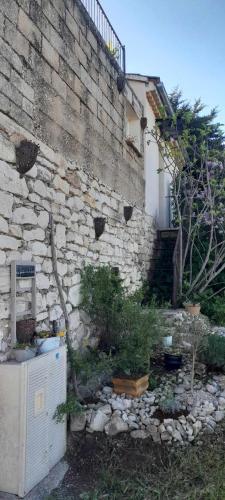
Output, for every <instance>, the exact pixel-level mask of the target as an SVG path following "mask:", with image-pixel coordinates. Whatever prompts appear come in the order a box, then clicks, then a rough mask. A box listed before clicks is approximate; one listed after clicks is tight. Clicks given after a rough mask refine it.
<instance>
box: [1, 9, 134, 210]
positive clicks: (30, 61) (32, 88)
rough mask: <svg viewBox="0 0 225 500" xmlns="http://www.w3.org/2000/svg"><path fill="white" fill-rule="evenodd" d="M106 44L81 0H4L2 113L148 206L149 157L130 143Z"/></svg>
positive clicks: (121, 101)
mask: <svg viewBox="0 0 225 500" xmlns="http://www.w3.org/2000/svg"><path fill="white" fill-rule="evenodd" d="M102 42H103V41H102V39H101V37H100V36H98V33H97V32H96V30H94V29H93V26H92V24H91V23H90V19H88V17H87V15H85V11H84V9H83V8H82V3H81V2H80V1H79V0H1V1H0V111H2V112H3V113H5V114H7V115H8V116H10V117H11V118H12V119H13V120H14V121H15V122H16V123H17V124H19V125H21V126H22V127H23V128H24V129H25V130H27V131H29V132H31V133H32V134H33V135H34V136H35V137H36V139H38V140H41V141H43V142H44V143H45V144H47V145H48V146H49V147H50V148H52V149H54V151H58V152H59V153H61V154H63V155H64V158H66V159H68V160H76V161H78V163H79V164H80V165H82V166H83V168H84V169H85V171H86V172H87V173H91V174H92V175H96V176H97V177H98V178H99V179H101V181H103V182H104V183H106V184H107V185H109V186H110V187H111V188H112V189H114V190H116V191H118V192H119V193H120V194H121V195H122V196H124V197H125V198H129V199H130V200H131V201H132V202H133V203H135V204H137V205H138V206H140V207H143V205H144V165H143V158H138V157H137V155H135V154H133V152H132V150H129V148H128V147H127V145H126V144H125V126H124V121H125V114H126V99H125V97H124V95H123V94H119V92H118V89H117V84H116V81H117V76H118V71H119V68H118V67H117V65H116V64H115V59H114V58H113V57H112V56H110V54H109V52H108V51H107V48H106V46H105V44H104V43H102ZM128 94H129V93H128ZM132 104H133V103H132ZM135 105H138V106H139V107H140V113H139V114H140V116H141V114H142V109H141V106H140V104H138V99H137V98H136V99H135Z"/></svg>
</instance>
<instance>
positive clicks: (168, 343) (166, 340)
mask: <svg viewBox="0 0 225 500" xmlns="http://www.w3.org/2000/svg"><path fill="white" fill-rule="evenodd" d="M172 343H173V337H172V335H167V336H166V337H163V347H171V345H172Z"/></svg>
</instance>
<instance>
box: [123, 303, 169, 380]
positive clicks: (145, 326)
mask: <svg viewBox="0 0 225 500" xmlns="http://www.w3.org/2000/svg"><path fill="white" fill-rule="evenodd" d="M121 318H122V324H123V330H122V334H121V337H120V342H119V350H118V354H117V356H116V361H115V362H116V369H117V372H118V373H124V374H126V375H129V376H139V375H143V374H145V373H148V372H149V365H150V354H151V350H152V347H153V346H154V345H155V343H156V342H157V341H158V340H159V336H160V332H161V330H160V325H159V319H158V317H157V313H156V309H155V307H154V304H152V305H151V306H150V307H143V306H141V305H140V304H139V303H137V302H135V301H133V300H132V299H130V298H128V299H126V300H124V303H123V308H122V311H121Z"/></svg>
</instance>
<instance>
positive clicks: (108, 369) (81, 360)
mask: <svg viewBox="0 0 225 500" xmlns="http://www.w3.org/2000/svg"><path fill="white" fill-rule="evenodd" d="M71 358H72V364H73V367H74V370H75V372H76V374H77V377H78V379H79V381H80V382H81V383H83V384H85V383H86V382H87V381H88V380H89V379H90V378H92V377H95V376H98V375H100V374H102V373H103V372H104V373H108V374H110V373H112V369H113V366H114V364H113V362H114V360H113V357H112V356H111V354H109V355H107V354H106V353H104V352H101V351H98V350H97V349H87V350H86V351H84V352H80V351H75V350H73V352H72V357H71Z"/></svg>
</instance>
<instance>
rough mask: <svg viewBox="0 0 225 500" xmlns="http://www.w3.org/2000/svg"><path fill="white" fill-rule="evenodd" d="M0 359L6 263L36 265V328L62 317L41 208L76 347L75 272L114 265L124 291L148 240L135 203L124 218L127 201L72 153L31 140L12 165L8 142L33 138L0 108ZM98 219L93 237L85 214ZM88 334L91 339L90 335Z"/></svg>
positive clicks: (79, 326)
mask: <svg viewBox="0 0 225 500" xmlns="http://www.w3.org/2000/svg"><path fill="white" fill-rule="evenodd" d="M0 124H1V130H0V360H4V359H5V358H6V356H7V352H8V346H9V343H10V263H11V261H12V260H15V259H24V260H31V259H32V260H34V261H35V262H36V264H37V321H38V329H43V328H47V327H48V326H49V321H52V320H53V319H60V318H62V311H61V307H60V302H59V296H58V291H57V288H56V283H55V280H54V277H53V273H52V260H51V249H50V241H49V214H50V213H52V214H53V217H54V222H55V230H56V247H57V259H58V270H59V274H60V278H61V282H62V286H63V291H64V296H65V299H66V303H67V309H68V312H69V314H70V320H71V326H72V331H73V344H74V346H75V347H78V346H79V344H80V343H81V342H82V340H83V339H84V338H85V339H87V338H88V337H89V336H90V325H89V324H88V321H87V320H86V318H85V315H84V314H83V315H82V313H81V312H80V311H79V309H78V304H79V300H80V286H79V284H80V271H81V269H82V268H83V266H84V265H85V264H88V263H92V264H94V265H96V266H97V265H99V264H111V265H113V266H118V267H119V269H120V272H121V276H122V278H123V280H124V285H125V287H126V288H127V290H128V291H133V290H135V289H136V288H137V287H138V286H139V285H140V284H141V280H142V279H143V278H145V277H146V273H147V271H148V268H149V262H150V255H151V251H152V244H153V239H154V227H153V222H152V218H151V217H150V216H148V215H146V214H145V213H144V212H143V211H142V210H141V209H140V208H137V207H135V208H134V212H133V216H132V219H131V220H130V221H129V222H128V223H127V224H126V223H125V220H124V217H123V207H124V205H128V204H130V199H129V198H125V197H124V196H122V195H121V193H119V192H118V191H115V190H113V189H112V188H111V187H110V186H109V185H107V184H106V183H104V182H103V181H102V180H101V179H99V178H98V177H97V176H95V175H93V174H91V173H90V172H87V171H86V169H85V168H84V167H83V165H82V164H81V163H80V161H79V160H77V161H76V160H70V161H68V160H66V159H65V156H64V154H61V153H58V152H56V151H54V150H53V149H52V148H50V147H49V146H47V145H46V144H45V143H44V142H41V141H39V146H40V153H39V155H38V158H37V162H36V164H35V165H34V167H33V168H32V169H31V170H30V171H29V173H28V174H27V175H26V176H25V177H24V178H20V176H19V174H18V172H17V170H16V160H15V144H18V143H19V142H20V141H21V139H22V138H27V139H28V140H32V141H36V142H37V140H36V138H35V137H34V136H33V135H32V134H30V133H29V132H27V131H26V130H25V129H24V128H22V127H20V126H19V125H18V124H16V123H15V121H14V120H12V119H11V118H10V117H8V116H6V115H5V114H3V113H0ZM96 216H103V217H105V218H106V226H105V231H104V233H103V235H102V236H101V238H100V239H99V240H98V241H96V240H95V232H94V224H93V218H94V217H96ZM27 288H28V283H27V282H26V281H24V282H23V283H22V289H21V291H22V295H21V300H19V301H18V312H20V313H25V312H26V311H27V310H28V309H29V305H30V295H29V293H28V292H27ZM90 341H91V339H90Z"/></svg>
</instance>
